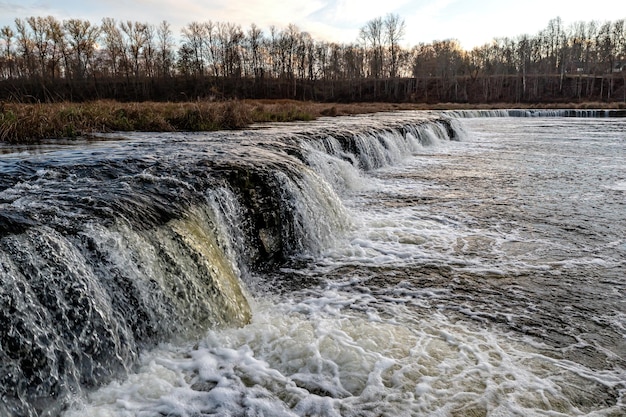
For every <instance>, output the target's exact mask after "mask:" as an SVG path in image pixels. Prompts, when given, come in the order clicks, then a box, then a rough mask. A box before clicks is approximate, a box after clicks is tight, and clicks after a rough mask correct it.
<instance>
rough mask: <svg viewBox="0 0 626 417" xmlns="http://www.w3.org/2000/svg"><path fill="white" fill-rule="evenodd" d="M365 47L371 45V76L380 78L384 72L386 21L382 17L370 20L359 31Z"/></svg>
mask: <svg viewBox="0 0 626 417" xmlns="http://www.w3.org/2000/svg"><path fill="white" fill-rule="evenodd" d="M359 36H360V38H361V39H362V41H363V43H364V46H365V48H366V49H367V48H368V45H370V48H369V51H371V52H370V53H371V55H370V64H369V66H370V76H372V77H374V78H380V77H381V75H382V74H383V72H384V52H383V47H384V46H383V36H384V22H383V19H382V18H381V17H377V18H375V19H372V20H370V21H368V22H367V23H366V24H365V26H363V27H362V28H361V30H360V31H359Z"/></svg>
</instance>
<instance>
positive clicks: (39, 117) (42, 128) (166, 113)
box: [0, 100, 626, 143]
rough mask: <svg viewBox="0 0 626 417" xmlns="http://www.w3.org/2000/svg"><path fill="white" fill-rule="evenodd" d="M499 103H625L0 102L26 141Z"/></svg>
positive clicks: (2, 120)
mask: <svg viewBox="0 0 626 417" xmlns="http://www.w3.org/2000/svg"><path fill="white" fill-rule="evenodd" d="M499 108H569V109H571V108H626V104H624V103H609V104H607V103H582V104H581V103H565V104H564V103H558V104H554V105H545V104H544V105H519V104H509V103H499V104H489V105H472V104H457V103H440V104H434V105H429V104H411V103H352V104H339V103H335V104H328V103H314V102H300V101H293V100H233V101H226V102H208V101H198V102H185V103H155V102H143V103H119V102H115V101H107V100H101V101H94V102H87V103H51V104H19V103H0V142H10V143H26V142H37V141H40V140H43V139H53V138H75V137H78V136H84V135H89V134H95V133H99V132H111V131H161V132H163V131H165V132H167V131H212V130H224V129H241V128H244V127H246V126H249V125H250V124H252V123H261V122H288V121H296V120H300V121H308V120H314V119H316V118H318V117H321V116H342V115H351V114H362V113H375V112H387V111H398V110H448V109H499Z"/></svg>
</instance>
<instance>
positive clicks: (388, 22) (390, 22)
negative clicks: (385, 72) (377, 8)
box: [384, 14, 406, 78]
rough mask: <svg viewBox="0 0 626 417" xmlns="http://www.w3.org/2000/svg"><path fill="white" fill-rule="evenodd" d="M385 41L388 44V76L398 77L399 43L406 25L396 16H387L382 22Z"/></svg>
mask: <svg viewBox="0 0 626 417" xmlns="http://www.w3.org/2000/svg"><path fill="white" fill-rule="evenodd" d="M384 24H385V39H386V40H387V43H388V44H389V57H390V62H389V76H390V77H392V78H394V77H397V76H398V61H399V57H400V41H401V40H402V38H403V37H404V33H405V30H406V25H405V23H404V19H400V16H399V15H397V14H388V15H387V16H386V17H385V20H384Z"/></svg>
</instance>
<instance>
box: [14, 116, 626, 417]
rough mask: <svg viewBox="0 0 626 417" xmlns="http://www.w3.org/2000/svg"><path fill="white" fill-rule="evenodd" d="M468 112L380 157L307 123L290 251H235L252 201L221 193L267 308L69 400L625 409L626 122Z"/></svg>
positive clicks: (163, 350) (287, 408)
mask: <svg viewBox="0 0 626 417" xmlns="http://www.w3.org/2000/svg"><path fill="white" fill-rule="evenodd" d="M456 116H458V115H454V114H452V115H450V116H449V117H452V119H453V120H452V121H451V126H452V127H453V128H454V131H455V132H456V135H455V139H456V140H450V138H449V137H448V136H447V133H446V132H445V129H444V130H442V128H441V127H440V126H434V127H432V126H431V127H426V128H422V130H420V132H418V133H419V134H420V135H421V137H420V138H419V140H417V139H416V138H415V136H418V133H413V134H411V133H406V132H405V136H406V137H409V139H411V144H410V146H404V147H396V145H394V142H393V141H394V140H395V139H394V132H393V131H390V132H387V131H383V133H380V135H382V136H383V137H385V138H386V139H385V140H381V141H379V142H380V143H382V144H383V145H384V146H383V147H382V148H383V152H387V156H386V157H385V158H386V159H385V158H383V159H382V160H380V158H379V160H376V155H377V153H376V151H371V152H370V153H367V152H361V153H358V152H356V151H355V152H352V153H350V152H348V151H347V150H346V147H344V149H343V150H341V149H336V148H337V143H336V142H334V141H333V139H332V132H331V133H329V134H325V135H322V137H321V138H317V139H315V140H313V139H306V140H299V141H298V142H297V146H298V147H299V149H301V150H302V151H301V152H302V153H301V155H300V156H299V159H300V160H303V162H304V163H305V164H306V165H307V166H308V167H309V169H310V171H311V175H312V177H311V178H313V179H314V180H315V181H317V182H316V183H315V184H314V185H312V186H311V187H312V188H311V189H312V190H314V191H305V192H302V193H301V194H298V193H297V192H295V191H292V192H291V193H290V194H289V195H292V196H293V195H296V194H298V196H299V197H298V198H296V199H292V200H291V201H292V203H291V206H290V210H292V211H295V212H298V213H302V214H299V215H298V216H295V218H296V220H295V222H296V223H298V224H299V226H298V227H299V230H300V232H301V233H302V237H301V240H302V241H303V242H300V243H298V242H296V243H297V244H295V246H294V245H293V244H292V246H294V247H295V250H292V251H290V252H289V253H288V254H287V256H286V257H285V259H284V260H283V261H282V262H279V263H277V264H276V266H275V267H273V268H269V269H263V268H261V269H259V268H253V267H250V268H248V267H246V266H245V265H244V263H241V262H237V261H232V259H233V258H236V257H237V256H239V257H241V256H243V255H242V253H243V254H245V252H246V250H245V249H242V248H245V247H246V242H245V240H246V237H245V236H244V234H239V231H240V230H241V229H244V228H245V227H244V226H241V225H242V224H244V223H245V219H243V220H242V217H243V216H244V212H245V210H244V209H243V208H242V207H241V206H242V205H243V204H244V203H243V202H242V201H241V198H239V199H238V198H235V197H233V195H232V193H231V192H230V191H228V189H227V187H226V188H224V189H223V190H222V191H219V192H217V193H215V194H211V198H209V199H208V201H209V202H210V203H211V202H213V203H211V204H213V205H211V204H209V205H208V206H209V207H213V206H219V209H215V210H214V211H215V212H218V211H219V212H220V213H222V214H220V216H221V217H220V219H221V220H220V222H221V223H220V222H217V223H216V224H226V225H230V226H229V227H228V228H227V229H228V230H227V231H226V232H220V230H219V229H220V227H219V226H216V227H215V228H214V229H216V230H217V231H215V233H216V234H217V235H220V233H223V234H224V235H227V236H230V238H229V239H227V240H229V241H228V242H221V240H220V239H221V238H220V239H217V240H218V241H220V242H221V246H222V247H225V248H227V249H225V250H224V252H225V253H226V255H227V256H226V258H227V259H230V261H228V262H230V263H231V266H230V267H229V268H226V269H228V270H229V271H231V272H232V271H234V272H232V273H233V274H234V275H237V276H239V279H240V280H241V281H242V282H243V284H242V287H243V289H242V296H243V297H245V299H246V300H247V303H248V304H249V313H247V312H245V311H244V312H241V311H239V310H237V309H236V308H235V309H234V310H236V311H234V312H231V313H229V314H231V315H233V314H234V315H237V314H238V315H241V316H245V315H246V314H249V316H250V317H249V318H245V317H244V318H243V319H242V320H241V321H240V323H242V324H237V323H239V322H237V323H235V324H228V323H227V324H224V323H222V321H220V320H215V319H213V321H211V322H212V323H213V322H217V324H211V325H209V326H208V329H207V328H206V327H202V328H201V329H200V330H198V329H195V330H194V332H192V336H189V335H188V334H187V335H185V336H184V337H165V338H161V340H160V343H159V344H157V345H153V346H151V347H149V348H147V349H138V350H137V351H136V352H137V353H136V356H133V358H131V359H129V360H126V359H124V360H122V359H119V362H121V363H124V364H131V365H124V366H126V368H127V371H125V372H122V373H121V374H118V375H121V376H120V377H113V378H109V380H110V382H108V383H107V384H106V385H104V386H100V387H99V388H98V387H95V388H93V389H85V390H81V391H79V392H77V393H76V394H73V395H70V396H68V397H66V398H68V399H67V400H66V401H65V404H69V408H66V409H65V411H63V412H62V413H63V415H64V416H66V417H77V416H87V415H88V416H120V417H121V416H145V417H148V416H210V415H220V416H372V417H373V416H394V417H395V416H458V417H461V416H492V417H496V416H497V417H501V416H520V417H521V416H615V417H617V416H624V415H626V398H625V395H626V121H624V120H623V119H609V118H569V117H568V118H561V117H536V118H535V117H533V118H519V117H476V118H456ZM402 117H404V118H406V117H407V116H406V115H404V116H402ZM416 117H417V116H416ZM420 117H422V116H420ZM337 120H339V119H337ZM276 129H278V130H280V129H283V130H285V129H288V128H286V127H283V128H281V127H278V128H276ZM293 129H294V130H295V131H297V130H298V127H297V126H295V127H293ZM448 133H449V132H448ZM143 137H144V136H142V135H138V138H135V140H136V141H137V143H143V142H142V141H144V139H142V138H143ZM131 139H132V138H131ZM300 139H301V138H300ZM179 140H180V141H181V142H184V141H186V140H189V139H187V137H186V136H184V135H181V138H180V139H179ZM357 142H358V141H357ZM142 146H143V145H142ZM255 146H257V145H256V144H255ZM293 146H296V145H293ZM137 148H138V149H140V148H141V147H140V146H139V145H137ZM261 148H263V149H265V148H264V147H261ZM348 148H349V147H348ZM352 148H354V146H353V147H352ZM255 149H256V148H255ZM353 150H354V149H353ZM81 152H82V151H81ZM189 152H191V151H189ZM228 152H230V151H228ZM228 152H227V153H228ZM238 152H240V153H241V155H243V154H244V153H245V152H244V151H238ZM255 152H256V151H250V153H251V154H254V155H257V156H255V158H258V159H259V160H263V158H264V156H263V154H259V153H255ZM259 152H260V151H259ZM166 153H167V152H166ZM109 155H110V154H109ZM228 155H230V156H232V154H230V153H228ZM151 157H152V156H151ZM159 157H165V155H161V156H159ZM64 158H66V159H67V156H66V157H64ZM155 158H156V156H155ZM242 158H243V159H245V158H248V156H246V157H242ZM253 159H254V158H253ZM255 160H256V159H255ZM40 175H43V174H40ZM145 175H147V174H145ZM281 178H282V177H281V176H278V180H279V182H280V183H281V184H283V187H285V189H287V190H289V189H290V187H293V184H292V183H291V182H290V181H288V179H287V178H283V179H282V180H281ZM307 178H309V177H307ZM307 178H304V179H303V180H302V181H312V180H310V179H307ZM177 181H178V180H175V179H171V183H172V185H171V186H172V187H174V186H175V183H176V182H177ZM281 181H282V182H281ZM298 184H300V183H298ZM16 187H17V186H14V187H13V189H15V188H16ZM299 187H300V188H299V189H301V190H309V189H308V188H306V187H305V186H304V185H300V186H299ZM215 188H216V189H217V187H215ZM13 192H17V191H13ZM6 198H7V197H5V199H6ZM55 198H58V197H55ZM308 199H311V200H315V201H309V200H308ZM205 211H206V210H205ZM209 211H210V210H209ZM202 216H204V214H198V216H197V218H200V219H201V218H203V217H202ZM74 221H75V220H74ZM168 221H169V222H170V223H168V224H171V222H172V221H171V220H168ZM174 221H176V220H174ZM87 223H88V224H90V225H91V226H90V227H92V229H90V230H93V233H94V234H96V235H98V234H103V235H106V236H108V238H107V239H109V240H108V242H109V243H108V245H110V244H111V239H113V237H114V236H124V238H123V239H122V238H119V241H118V245H121V246H124V247H125V248H126V247H131V246H132V245H130V244H129V243H128V241H129V240H130V238H128V236H130V235H131V234H130V232H127V231H126V232H124V231H123V230H122V229H123V227H122V226H120V225H119V224H117V225H116V226H115V227H113V226H111V225H109V224H108V223H107V224H106V225H105V226H106V228H107V230H108V231H107V232H106V233H105V232H103V231H102V229H103V228H104V227H105V226H96V225H93V222H87ZM237 225H240V226H237ZM320 225H322V226H320ZM171 227H172V230H174V231H177V230H180V229H181V228H185V230H186V231H187V232H185V233H186V234H183V233H182V232H181V233H180V235H181V236H183V235H184V236H187V235H188V234H189V233H190V232H189V230H190V228H189V226H188V225H186V226H181V225H180V224H178V223H175V224H174V226H171ZM223 227H226V226H223ZM58 229H59V228H58V227H56V228H55V230H58ZM112 229H114V230H115V231H116V232H115V234H114V233H112V232H111V231H110V230H112ZM133 233H135V232H133ZM137 233H139V232H137ZM163 233H164V235H166V233H165V232H163ZM194 233H195V232H194ZM242 233H243V232H242ZM192 234H193V233H192ZM196 234H197V233H196ZM111 236H113V237H111ZM133 236H134V235H133ZM194 236H195V235H194ZM102 239H104V238H102ZM102 239H101V240H102ZM136 239H139V238H136ZM96 240H98V239H96ZM261 240H262V241H263V244H264V245H266V246H268V247H269V246H271V245H272V242H271V239H270V238H263V236H262V237H261ZM119 242H123V243H119ZM124 242H125V243H124ZM189 245H191V246H193V245H194V244H193V243H190V244H189ZM153 246H154V245H153ZM155 247H156V246H155ZM5 248H6V245H5ZM5 250H6V249H5ZM120 250H122V249H120ZM126 250H128V249H126ZM200 252H201V250H199V253H200ZM150 253H151V254H148V255H141V254H135V255H133V257H134V258H141V259H148V258H150V257H151V256H156V255H155V254H154V253H156V252H154V253H153V252H150ZM108 256H110V257H111V256H112V255H108ZM142 256H145V258H142ZM250 256H252V255H250ZM259 256H261V255H259ZM211 259H213V258H211ZM109 262H113V261H109ZM116 262H117V261H116ZM135 262H138V261H135ZM13 263H16V261H13ZM118 265H127V262H126V261H119V262H118ZM219 271H223V269H220V270H219ZM219 273H223V272H219ZM137 274H139V272H138V273H137ZM231 279H235V280H236V279H237V277H235V278H231ZM232 297H239V295H236V296H232ZM197 302H198V303H206V302H210V301H206V300H204V299H201V298H200V299H198V301H197ZM229 311H230V310H229ZM194 314H195V313H194ZM194 317H195V316H194ZM200 327H201V326H200ZM135 337H137V336H135ZM118 356H119V355H118ZM131 356H132V355H131ZM96 385H97V384H96Z"/></svg>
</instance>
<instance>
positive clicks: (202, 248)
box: [0, 113, 456, 416]
mask: <svg viewBox="0 0 626 417" xmlns="http://www.w3.org/2000/svg"><path fill="white" fill-rule="evenodd" d="M455 138H456V132H455V130H454V129H453V127H452V124H451V122H450V121H449V120H448V119H447V118H441V117H439V116H438V115H433V114H428V113H409V114H403V115H390V116H388V117H379V118H377V119H375V120H374V119H371V118H366V117H355V118H346V119H345V120H341V119H336V121H333V122H323V123H317V124H313V125H290V126H289V127H283V128H270V129H259V130H249V131H244V132H233V133H215V134H187V135H176V136H172V137H169V136H167V135H164V134H155V135H149V134H137V135H133V136H132V138H130V139H128V140H110V141H101V142H96V143H84V144H78V145H67V146H61V145H58V146H57V145H42V146H40V147H37V148H32V149H28V150H26V151H24V152H16V153H7V154H5V155H3V156H2V159H0V307H1V308H0V395H1V397H2V404H0V415H3V416H4V415H7V416H11V415H21V416H35V415H56V414H58V413H59V412H60V411H61V410H62V409H63V407H64V406H65V404H66V402H67V400H68V398H69V397H70V396H71V395H73V394H75V393H76V392H79V391H81V390H89V389H92V388H95V387H98V386H101V385H103V384H106V383H107V382H109V381H111V380H112V379H113V378H116V377H118V376H121V375H124V374H125V373H127V372H129V371H130V370H132V368H133V366H134V364H135V363H136V361H137V358H138V356H139V355H140V353H141V352H142V350H144V349H146V348H149V347H152V346H155V345H156V344H157V343H158V342H160V341H168V340H174V339H179V338H183V339H184V338H193V337H194V336H197V335H199V334H202V332H204V331H206V329H209V328H219V327H224V326H242V325H244V324H246V323H248V322H249V321H250V318H251V312H250V307H249V304H248V303H249V295H248V291H249V289H248V288H247V286H246V281H247V280H248V279H249V276H250V273H253V272H254V271H269V270H272V269H273V268H276V267H278V266H280V265H282V264H283V263H284V262H285V261H286V260H288V259H289V258H290V257H293V256H302V255H306V254H307V253H309V254H312V253H316V252H317V251H319V250H322V249H323V248H324V247H325V245H327V244H328V242H329V241H330V240H332V239H333V238H334V236H336V235H338V234H340V233H341V230H342V229H344V228H346V227H348V224H349V222H350V220H349V218H347V216H346V214H345V212H344V210H343V207H342V204H341V202H340V200H339V199H338V197H337V195H336V194H335V191H334V188H333V184H331V182H332V181H333V179H332V178H333V177H332V176H333V175H334V174H333V173H331V172H325V171H328V170H329V169H331V168H329V166H330V165H333V164H335V165H336V166H338V165H340V164H350V165H352V166H358V167H359V168H360V169H365V170H367V169H372V168H377V167H381V166H384V165H386V164H392V163H394V162H395V161H397V160H398V159H400V158H402V157H403V156H404V155H406V153H407V152H410V151H411V150H414V149H416V148H417V147H418V146H420V144H421V143H428V142H429V141H445V140H450V139H455ZM112 139H114V138H112ZM322 154H323V155H324V158H325V159H320V158H321V156H320V155H322ZM316 155H317V156H316Z"/></svg>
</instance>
